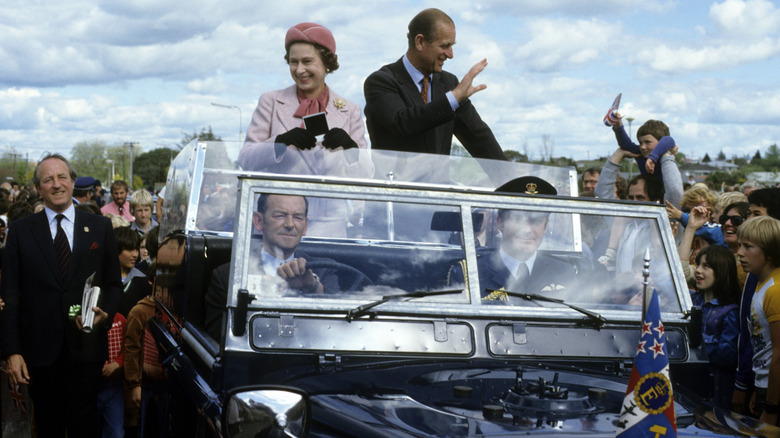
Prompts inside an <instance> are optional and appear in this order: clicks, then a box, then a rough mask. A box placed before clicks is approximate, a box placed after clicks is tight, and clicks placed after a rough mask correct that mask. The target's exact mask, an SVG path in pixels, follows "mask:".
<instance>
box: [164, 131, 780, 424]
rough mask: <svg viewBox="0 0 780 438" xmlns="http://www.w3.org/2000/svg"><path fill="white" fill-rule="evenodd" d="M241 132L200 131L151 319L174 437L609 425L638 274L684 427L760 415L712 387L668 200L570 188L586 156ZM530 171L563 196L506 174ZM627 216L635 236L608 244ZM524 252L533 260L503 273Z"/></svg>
mask: <svg viewBox="0 0 780 438" xmlns="http://www.w3.org/2000/svg"><path fill="white" fill-rule="evenodd" d="M240 148H241V145H240V144H237V143H227V142H193V143H190V144H189V145H188V146H187V147H185V148H184V149H183V150H182V152H181V153H180V154H179V155H178V157H177V158H176V159H175V160H174V162H173V163H172V166H171V170H170V173H169V177H168V182H167V186H166V194H165V206H164V217H163V218H162V227H163V228H162V231H161V233H160V234H161V236H163V237H162V239H161V244H160V249H159V252H158V258H157V263H156V267H157V274H156V278H155V288H154V290H155V298H156V299H157V306H158V311H157V314H156V316H155V318H154V319H153V320H152V321H150V325H149V330H150V331H151V332H152V334H153V335H154V337H155V339H156V342H157V345H158V348H159V351H160V359H161V361H162V363H163V365H164V367H165V369H166V371H167V375H168V380H169V385H170V395H171V410H172V412H173V415H172V416H171V421H172V424H171V427H172V429H173V430H174V433H175V435H176V436H199V435H206V436H229V437H255V436H269V437H275V436H304V435H307V436H317V437H371V436H376V437H440V436H489V437H498V436H517V435H521V434H533V435H546V434H549V435H572V434H593V435H604V436H614V435H615V433H616V431H618V430H619V429H621V428H624V427H625V421H624V420H621V417H620V413H621V409H624V408H625V403H624V399H625V396H626V389H627V383H628V379H629V375H630V373H631V369H632V362H633V360H634V358H635V356H637V343H638V342H639V340H640V332H641V323H640V321H641V318H642V311H643V304H645V303H646V299H644V297H645V294H644V292H645V291H646V290H648V291H652V290H655V291H657V293H658V296H659V300H658V301H659V303H660V315H661V320H662V321H663V327H662V328H663V332H664V333H665V341H666V345H665V347H664V348H665V349H664V350H663V351H664V353H663V354H665V355H666V356H667V359H668V362H669V364H670V374H671V382H672V385H673V389H674V400H675V403H674V416H675V417H676V424H677V430H678V433H679V434H680V435H690V436H694V435H695V436H701V435H705V436H707V435H714V434H719V433H726V434H736V433H747V434H751V433H754V432H756V431H757V430H759V429H762V428H763V430H765V431H766V430H767V429H766V428H767V427H768V426H763V425H760V424H759V423H757V422H754V421H752V420H751V419H749V418H745V417H741V416H737V415H735V414H731V413H728V412H724V411H721V410H718V409H713V408H711V407H710V406H709V405H708V403H707V402H706V397H707V396H708V392H709V391H710V390H711V388H709V387H708V385H709V383H708V379H707V375H708V365H707V360H706V357H705V356H704V354H703V352H702V351H701V349H700V348H698V344H699V343H700V338H701V335H700V331H701V327H700V325H699V324H697V323H696V322H697V321H699V322H700V314H699V313H697V312H696V311H692V305H691V298H690V295H689V292H688V289H687V287H686V284H685V281H684V277H683V273H682V270H681V267H680V262H679V259H678V256H677V251H676V248H675V245H674V237H673V234H672V230H671V228H670V225H669V221H668V219H667V216H666V211H665V209H664V208H663V207H662V206H660V205H652V204H649V203H635V202H634V203H629V202H615V201H604V200H597V199H593V198H578V197H576V195H577V188H576V181H577V176H576V172H575V171H574V169H573V168H555V167H545V166H538V165H531V164H527V163H511V162H497V161H491V160H475V159H471V158H457V157H443V156H429V155H411V154H405V153H398V152H388V151H357V150H349V151H343V152H342V151H339V153H344V154H345V155H347V154H353V156H347V157H345V165H344V166H343V167H340V168H338V169H330V171H323V170H322V169H318V168H316V166H314V167H310V168H309V171H305V172H299V173H301V174H296V175H292V174H275V173H272V172H271V171H270V169H256V170H247V169H241V168H239V167H238V165H237V164H236V163H237V157H238V154H239V150H240ZM301 153H302V154H304V155H305V154H310V155H309V156H308V157H309V158H307V159H306V160H310V161H307V162H310V163H316V162H317V160H318V157H317V155H316V154H322V153H332V152H330V151H327V150H322V149H321V148H315V149H314V150H311V151H301ZM359 154H369V157H360V156H358V155H359ZM357 165H359V166H363V168H361V169H358V170H357V171H355V169H354V168H352V169H350V167H354V166H357ZM247 167H248V166H247ZM345 169H346V170H345ZM524 176H534V177H538V178H542V179H543V180H545V181H547V182H549V183H550V184H551V185H552V186H553V187H554V188H555V189H556V191H557V195H555V196H552V195H542V194H540V191H539V190H538V189H539V187H538V184H535V183H528V182H524V183H523V185H522V186H521V189H520V190H519V191H514V192H507V191H504V189H501V190H496V188H497V187H501V186H502V185H503V184H505V183H506V182H508V181H511V180H515V179H517V178H519V177H524ZM520 181H529V180H526V179H523V180H520ZM273 197H276V199H292V200H295V202H305V205H306V207H307V211H306V212H305V213H304V214H303V215H301V214H300V213H296V212H286V211H285V212H283V214H282V216H284V215H287V214H288V213H289V217H281V216H280V217H279V218H278V219H279V220H282V221H285V220H289V221H291V223H290V224H289V225H288V226H289V227H291V228H290V229H294V228H295V226H294V225H292V221H296V220H297V221H300V220H304V221H306V222H307V224H306V225H305V230H306V233H305V236H303V238H302V239H301V240H300V242H293V243H294V244H295V258H304V259H306V269H310V270H311V271H312V272H314V273H317V275H316V277H317V278H316V279H315V282H314V283H311V282H310V283H309V284H304V285H300V284H295V283H293V282H290V281H286V280H285V279H283V278H282V277H281V276H280V275H278V274H277V273H276V272H274V271H273V270H271V269H268V264H267V260H266V259H264V257H267V255H266V253H267V252H269V250H268V248H269V246H268V244H269V242H270V239H271V238H272V236H271V235H270V234H269V232H270V228H269V225H268V224H269V220H270V219H267V218H265V217H264V216H263V215H264V214H266V213H264V212H263V211H261V210H262V209H263V206H264V203H265V202H267V200H268V199H271V198H273ZM299 216H302V217H299ZM274 220H276V219H274ZM263 221H265V222H263ZM263 225H264V226H265V228H263ZM630 227H634V228H636V229H639V230H640V231H641V232H640V233H639V234H637V235H636V236H640V237H638V238H637V237H635V238H634V239H633V240H631V242H621V248H618V251H617V253H618V255H619V257H618V259H617V260H616V263H615V264H609V263H607V264H604V263H601V262H599V259H600V257H601V256H603V255H604V253H605V251H606V249H607V246H608V245H609V244H610V240H611V235H613V234H614V233H624V232H626V230H627V229H628V228H630ZM263 230H265V231H263ZM264 234H265V236H264ZM290 237H292V236H290V235H288V234H284V233H282V238H290ZM274 238H279V236H276V237H274ZM612 240H613V241H614V240H615V239H612ZM279 245H280V246H281V244H279ZM515 251H518V252H522V253H524V254H532V256H531V257H533V260H534V261H533V262H530V266H531V268H532V269H530V271H529V272H526V273H524V274H522V275H520V274H518V275H517V276H516V275H515V274H514V273H513V274H511V276H507V275H506V274H503V273H502V272H501V269H500V268H498V267H497V266H500V265H499V263H500V262H501V260H502V258H503V259H504V260H506V257H507V255H509V256H511V255H514V254H515ZM643 273H644V275H643ZM320 284H323V285H324V286H323V287H320ZM656 354H658V353H656ZM628 408H631V409H633V408H632V407H631V406H628ZM637 409H638V408H637ZM669 432H671V431H669ZM764 433H765V432H764Z"/></svg>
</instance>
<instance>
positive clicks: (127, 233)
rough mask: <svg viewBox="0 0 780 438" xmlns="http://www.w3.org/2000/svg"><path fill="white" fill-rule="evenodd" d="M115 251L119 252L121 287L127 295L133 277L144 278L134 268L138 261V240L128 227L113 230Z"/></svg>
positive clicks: (136, 235) (141, 273)
mask: <svg viewBox="0 0 780 438" xmlns="http://www.w3.org/2000/svg"><path fill="white" fill-rule="evenodd" d="M114 237H115V238H116V245H117V250H118V252H119V269H120V271H121V274H122V285H123V286H124V288H125V293H127V290H128V288H129V287H130V280H132V279H133V278H134V277H144V276H145V275H144V273H143V272H141V271H140V270H138V268H136V267H135V263H136V262H137V261H138V246H139V244H140V238H139V237H138V234H137V233H136V232H135V231H133V230H132V229H131V228H130V227H118V228H114Z"/></svg>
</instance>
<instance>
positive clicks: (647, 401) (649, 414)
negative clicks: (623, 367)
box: [616, 290, 677, 438]
mask: <svg viewBox="0 0 780 438" xmlns="http://www.w3.org/2000/svg"><path fill="white" fill-rule="evenodd" d="M616 435H617V436H619V437H621V438H625V437H654V438H658V437H676V436H677V426H676V424H675V421H674V400H673V398H672V384H671V382H670V381H669V356H668V355H667V354H666V335H665V334H664V325H663V323H662V322H661V308H660V304H659V303H658V293H657V292H656V291H655V290H653V296H652V298H651V299H650V303H649V305H648V307H647V314H646V315H645V318H644V321H642V335H641V336H640V337H639V344H638V345H637V351H636V358H635V359H634V366H633V368H632V369H631V377H630V379H629V381H628V389H627V390H626V397H625V398H624V399H623V407H622V408H621V409H620V419H619V420H618V429H617V434H616Z"/></svg>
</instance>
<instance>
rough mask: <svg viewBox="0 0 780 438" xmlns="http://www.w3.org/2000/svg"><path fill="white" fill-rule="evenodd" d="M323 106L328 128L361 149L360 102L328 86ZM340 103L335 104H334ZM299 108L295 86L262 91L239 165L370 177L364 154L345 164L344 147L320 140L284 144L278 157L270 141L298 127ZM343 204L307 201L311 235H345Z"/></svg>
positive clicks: (371, 171) (371, 167)
mask: <svg viewBox="0 0 780 438" xmlns="http://www.w3.org/2000/svg"><path fill="white" fill-rule="evenodd" d="M329 93H330V99H329V100H328V106H327V108H326V109H325V111H326V113H327V114H326V118H327V120H328V127H329V128H341V129H343V130H344V131H346V132H347V134H349V136H350V137H351V138H352V139H353V140H354V141H355V143H357V144H358V147H359V148H360V149H363V150H365V149H366V147H367V145H366V138H365V127H364V125H363V118H362V116H361V111H360V107H359V106H358V105H357V104H355V103H354V102H350V101H348V100H346V99H344V98H343V97H341V96H339V95H338V94H336V93H334V92H333V90H332V89H330V90H329ZM337 103H338V106H337V105H336V104H337ZM297 109H298V96H297V94H296V89H295V85H292V86H290V87H287V88H285V89H283V90H276V91H271V92H268V93H264V94H263V95H262V96H260V101H259V102H258V104H257V108H256V109H255V112H254V114H252V122H251V123H250V125H249V128H247V132H246V140H245V143H244V146H243V147H242V148H241V152H240V153H239V154H238V164H239V166H241V168H243V169H244V170H254V171H264V172H274V173H282V174H298V175H323V174H328V175H332V176H349V177H357V178H370V177H372V176H373V174H374V165H373V163H372V162H371V160H370V158H369V156H368V154H365V153H362V154H360V157H359V159H358V160H357V161H356V162H354V163H349V162H347V160H346V159H345V157H344V151H343V150H341V149H339V150H335V151H331V150H329V149H327V148H324V147H323V146H322V145H321V144H319V143H318V144H317V146H316V147H315V148H314V149H312V150H309V151H304V152H305V153H301V151H299V150H298V149H297V148H296V147H294V146H288V147H287V150H286V151H285V152H284V153H283V154H282V155H281V156H280V157H279V158H277V157H276V156H275V153H274V144H273V142H274V140H275V139H276V136H277V135H279V134H283V133H285V132H287V131H289V130H291V129H293V128H296V127H301V126H302V123H303V122H302V120H301V119H300V118H297V117H294V116H293V114H294V113H295V111H296V110H297ZM349 213H350V212H348V211H347V205H346V203H345V202H343V201H338V200H325V199H310V200H309V230H308V233H307V234H309V235H317V236H327V237H340V236H343V235H345V234H346V231H345V230H346V223H347V214H349Z"/></svg>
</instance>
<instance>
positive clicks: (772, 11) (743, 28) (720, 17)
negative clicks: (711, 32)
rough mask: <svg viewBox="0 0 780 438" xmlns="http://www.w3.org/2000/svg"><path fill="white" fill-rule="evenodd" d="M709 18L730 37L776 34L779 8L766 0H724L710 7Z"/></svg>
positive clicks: (779, 25) (755, 36) (778, 23)
mask: <svg viewBox="0 0 780 438" xmlns="http://www.w3.org/2000/svg"><path fill="white" fill-rule="evenodd" d="M709 18H710V19H711V20H712V21H713V23H714V24H715V25H716V26H717V27H718V29H719V30H720V31H722V32H724V33H725V35H726V36H728V37H731V38H735V37H736V38H763V37H765V36H768V35H777V34H778V28H780V9H777V8H776V7H775V5H773V4H772V3H771V2H768V1H766V0H747V1H743V0H726V1H724V2H722V3H715V4H713V5H712V6H711V7H710V13H709Z"/></svg>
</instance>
